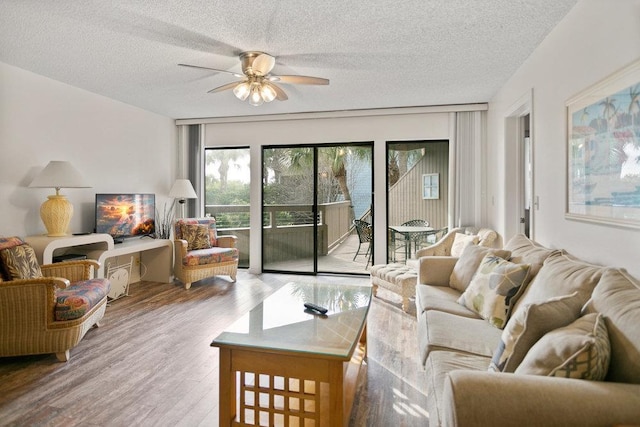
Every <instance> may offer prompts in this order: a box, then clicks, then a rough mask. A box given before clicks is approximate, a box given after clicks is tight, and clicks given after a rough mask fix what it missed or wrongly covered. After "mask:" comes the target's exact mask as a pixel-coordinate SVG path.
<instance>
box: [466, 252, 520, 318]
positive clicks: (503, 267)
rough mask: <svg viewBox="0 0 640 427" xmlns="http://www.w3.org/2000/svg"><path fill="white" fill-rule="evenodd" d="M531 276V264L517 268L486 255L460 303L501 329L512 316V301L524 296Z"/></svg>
mask: <svg viewBox="0 0 640 427" xmlns="http://www.w3.org/2000/svg"><path fill="white" fill-rule="evenodd" d="M528 274H529V265H528V264H514V263H512V262H509V261H507V260H504V259H502V258H500V257H497V256H495V255H491V254H489V255H485V257H484V258H483V259H482V261H481V262H480V265H479V266H478V270H477V271H476V274H475V275H474V276H473V279H471V283H470V284H469V287H467V290H465V291H464V293H463V294H462V295H460V298H459V299H458V303H460V304H462V305H464V306H465V307H467V308H468V309H469V310H472V311H475V312H476V313H478V314H479V315H480V316H481V317H482V318H483V319H485V320H486V321H488V322H489V324H490V325H492V326H495V327H496V328H500V329H502V328H504V327H505V325H506V323H507V319H509V315H510V314H511V308H512V306H513V304H512V301H515V297H516V295H517V294H518V293H519V292H521V290H522V285H523V284H524V282H525V280H526V278H527V275H528Z"/></svg>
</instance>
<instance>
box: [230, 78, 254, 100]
mask: <svg viewBox="0 0 640 427" xmlns="http://www.w3.org/2000/svg"><path fill="white" fill-rule="evenodd" d="M250 92H251V86H250V85H249V83H248V82H246V81H244V82H242V83H240V84H238V85H236V87H234V88H233V94H234V95H235V96H236V98H238V99H239V100H240V101H244V100H245V99H247V97H248V96H249V93H250Z"/></svg>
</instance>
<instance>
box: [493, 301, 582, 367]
mask: <svg viewBox="0 0 640 427" xmlns="http://www.w3.org/2000/svg"><path fill="white" fill-rule="evenodd" d="M581 308H582V302H581V300H580V299H579V298H577V292H574V293H573V294H571V295H565V296H562V297H557V298H551V299H550V300H548V301H545V302H542V303H533V304H527V305H523V306H520V307H519V308H518V309H517V310H516V311H515V313H513V316H511V319H509V321H508V322H507V326H506V327H505V328H504V330H503V331H502V337H501V338H500V343H499V344H498V348H497V349H496V351H495V352H494V353H493V358H492V359H491V364H490V365H489V371H493V372H514V371H515V370H516V368H517V367H518V365H520V362H522V359H524V357H525V355H526V354H527V352H528V351H529V349H530V348H531V347H532V346H533V345H534V344H535V343H536V342H537V341H538V340H539V339H540V338H542V337H543V336H544V334H546V333H547V332H550V331H553V330H554V329H558V328H561V327H563V326H566V325H568V324H570V323H572V322H573V321H574V320H576V319H577V318H578V316H579V315H580V309H581Z"/></svg>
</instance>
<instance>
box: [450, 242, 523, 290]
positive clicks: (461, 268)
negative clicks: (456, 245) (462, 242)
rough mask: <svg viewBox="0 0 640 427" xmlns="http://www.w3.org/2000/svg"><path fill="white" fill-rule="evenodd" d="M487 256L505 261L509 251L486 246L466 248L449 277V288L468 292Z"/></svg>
mask: <svg viewBox="0 0 640 427" xmlns="http://www.w3.org/2000/svg"><path fill="white" fill-rule="evenodd" d="M485 255H494V256H497V257H500V258H503V259H506V258H509V255H510V253H509V251H505V250H502V249H493V248H485V247H484V246H477V245H469V246H467V247H465V248H464V250H463V251H462V254H461V255H460V258H458V261H457V262H456V265H455V266H454V267H453V271H452V272H451V276H450V277H449V286H451V287H452V288H453V289H456V290H458V291H460V292H464V291H465V290H467V287H468V286H469V283H471V279H472V278H473V275H474V274H475V273H476V271H477V270H478V266H479V265H480V263H481V262H482V259H483V258H484V257H485Z"/></svg>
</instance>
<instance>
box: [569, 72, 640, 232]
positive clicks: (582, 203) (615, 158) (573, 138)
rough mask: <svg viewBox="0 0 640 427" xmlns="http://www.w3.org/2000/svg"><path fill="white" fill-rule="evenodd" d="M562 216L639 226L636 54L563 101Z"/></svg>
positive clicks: (639, 74)
mask: <svg viewBox="0 0 640 427" xmlns="http://www.w3.org/2000/svg"><path fill="white" fill-rule="evenodd" d="M567 150H568V151H567V163H568V165H567V206H566V213H565V217H566V218H568V219H575V220H583V221H590V222H597V223H603V224H609V225H616V226H622V227H633V228H640V60H637V61H635V62H633V63H632V64H630V65H628V66H627V67H625V68H623V69H622V70H620V71H618V72H616V73H615V74H613V75H611V76H609V77H607V78H606V79H604V80H602V81H601V82H599V83H597V84H595V85H593V86H591V87H590V88H588V89H586V90H584V91H582V92H581V93H579V94H578V95H576V96H575V97H573V98H572V99H570V100H569V101H567Z"/></svg>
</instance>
